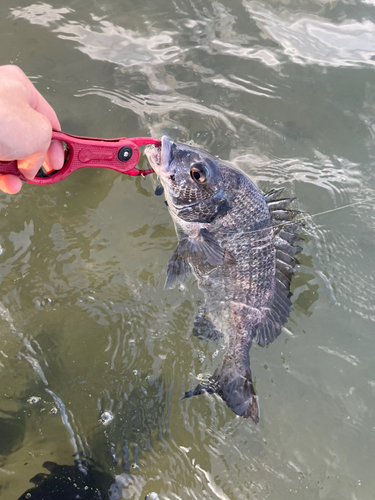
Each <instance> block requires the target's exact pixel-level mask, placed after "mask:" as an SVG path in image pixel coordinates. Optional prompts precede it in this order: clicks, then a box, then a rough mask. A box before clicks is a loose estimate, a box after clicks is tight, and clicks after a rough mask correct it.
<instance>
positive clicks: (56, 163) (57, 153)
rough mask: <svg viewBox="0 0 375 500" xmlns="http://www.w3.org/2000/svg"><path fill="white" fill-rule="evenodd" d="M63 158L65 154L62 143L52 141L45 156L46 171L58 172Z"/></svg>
mask: <svg viewBox="0 0 375 500" xmlns="http://www.w3.org/2000/svg"><path fill="white" fill-rule="evenodd" d="M64 156H65V154H64V148H63V145H62V142H60V141H57V140H56V139H53V140H52V142H51V145H50V147H49V149H48V151H47V155H46V160H45V168H46V170H47V171H50V170H60V168H61V167H62V166H63V165H64Z"/></svg>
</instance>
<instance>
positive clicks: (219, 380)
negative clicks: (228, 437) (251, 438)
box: [184, 358, 260, 424]
mask: <svg viewBox="0 0 375 500" xmlns="http://www.w3.org/2000/svg"><path fill="white" fill-rule="evenodd" d="M204 393H208V394H215V393H216V394H218V395H219V396H220V397H221V398H222V399H223V400H224V401H225V402H226V404H227V406H228V407H229V408H230V409H231V410H232V411H233V412H234V413H236V415H239V416H240V417H243V418H251V419H252V420H253V421H254V422H255V423H256V424H257V423H258V422H259V413H260V412H259V401H258V396H257V395H256V393H255V389H254V386H253V381H252V379H251V371H250V367H248V368H246V367H243V366H238V365H237V364H236V363H235V362H234V361H233V360H231V359H228V358H224V363H223V366H222V367H221V368H219V369H217V370H216V372H215V373H214V375H213V376H212V377H210V378H209V380H208V381H206V382H202V383H201V384H198V385H197V386H196V388H195V389H194V390H192V391H189V392H186V393H185V397H184V398H190V397H191V396H197V395H199V394H204Z"/></svg>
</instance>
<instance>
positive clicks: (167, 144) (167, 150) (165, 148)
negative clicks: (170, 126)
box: [146, 135, 174, 178]
mask: <svg viewBox="0 0 375 500" xmlns="http://www.w3.org/2000/svg"><path fill="white" fill-rule="evenodd" d="M160 142H161V145H160V146H159V147H153V146H151V147H149V148H147V149H146V156H147V158H148V161H149V162H150V165H151V167H152V169H153V170H154V172H155V173H156V175H157V176H158V177H159V178H163V177H164V178H167V177H169V176H170V175H171V174H172V173H174V172H171V170H172V169H171V168H170V163H171V149H172V144H173V142H172V141H171V140H170V139H169V137H167V136H166V135H163V137H162V138H161V141H160Z"/></svg>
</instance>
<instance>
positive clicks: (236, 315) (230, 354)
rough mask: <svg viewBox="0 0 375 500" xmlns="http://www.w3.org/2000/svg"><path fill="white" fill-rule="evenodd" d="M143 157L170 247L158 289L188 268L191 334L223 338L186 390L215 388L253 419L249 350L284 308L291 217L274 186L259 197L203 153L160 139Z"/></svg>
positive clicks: (271, 331)
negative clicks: (172, 231) (170, 235)
mask: <svg viewBox="0 0 375 500" xmlns="http://www.w3.org/2000/svg"><path fill="white" fill-rule="evenodd" d="M146 154H147V157H148V159H149V162H150V164H151V166H152V168H153V169H154V170H155V172H156V174H157V175H158V177H159V178H160V181H161V183H162V185H163V187H164V190H165V198H166V201H167V204H168V209H169V212H170V214H171V216H172V219H173V222H174V225H175V228H176V232H177V236H178V245H177V247H176V249H175V250H174V252H173V254H172V256H171V259H170V261H169V263H168V269H167V280H166V284H165V286H166V288H173V287H174V286H175V285H176V284H177V283H178V282H180V281H182V280H183V279H184V278H185V277H186V275H187V274H188V273H189V272H190V271H192V272H193V274H194V275H195V276H196V278H197V280H198V286H199V288H200V289H201V290H202V291H203V293H204V297H205V304H204V307H202V308H201V309H200V310H199V311H198V314H197V316H196V318H195V323H194V333H195V334H196V335H199V336H202V337H205V338H212V339H218V338H220V337H223V338H224V340H225V342H226V343H227V351H226V353H225V356H224V362H223V366H222V367H221V368H220V369H217V370H216V372H215V373H214V375H213V376H212V377H210V378H209V379H208V380H207V381H205V382H201V383H200V384H198V385H197V387H196V388H195V389H194V390H193V391H190V392H188V393H186V396H187V397H189V396H194V395H197V394H203V393H205V392H207V393H216V394H218V395H219V396H221V397H222V399H223V400H224V401H225V402H226V404H227V405H228V406H229V408H230V409H231V410H233V411H234V412H235V413H236V414H237V415H240V416H241V417H244V418H249V417H251V418H252V419H253V420H254V422H258V420H259V403H258V396H256V394H255V390H254V387H253V383H252V378H251V371H250V357H249V349H250V347H251V344H252V342H256V343H258V344H260V345H261V346H264V345H266V344H268V343H270V342H272V341H273V340H274V339H275V338H276V337H277V336H278V335H279V334H280V331H281V328H282V326H283V325H284V323H285V322H286V319H287V317H288V314H289V310H290V306H291V301H290V296H291V292H290V290H289V286H290V280H291V277H292V274H293V269H294V266H295V264H296V262H297V261H296V259H295V258H294V254H295V253H296V252H298V251H300V250H301V248H300V247H298V246H294V245H293V243H294V242H295V241H296V240H297V239H299V237H298V235H297V234H296V230H297V228H298V222H291V220H292V219H293V217H294V215H295V214H296V212H294V211H292V210H288V209H287V207H288V205H289V203H290V202H291V201H292V200H291V199H282V200H281V199H278V197H279V194H280V192H281V191H282V189H280V190H272V191H270V192H269V193H267V194H266V195H263V194H262V193H261V192H260V191H259V189H258V188H257V187H256V186H255V185H254V184H253V183H252V182H251V180H250V179H249V178H248V177H247V176H246V175H245V174H244V173H243V172H241V171H240V170H237V169H236V168H234V167H231V166H230V165H227V164H226V163H224V162H222V161H220V160H218V159H217V158H215V157H213V156H211V155H210V154H208V153H206V152H205V151H202V150H199V149H197V148H194V147H191V146H187V145H185V144H179V143H176V142H172V141H171V140H170V139H168V137H165V136H164V137H163V139H162V145H161V148H153V149H151V148H149V149H148V150H147V152H146Z"/></svg>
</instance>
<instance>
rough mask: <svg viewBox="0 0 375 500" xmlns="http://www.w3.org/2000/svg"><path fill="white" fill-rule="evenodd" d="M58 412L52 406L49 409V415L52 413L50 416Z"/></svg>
mask: <svg viewBox="0 0 375 500" xmlns="http://www.w3.org/2000/svg"><path fill="white" fill-rule="evenodd" d="M58 411H59V410H58V409H57V408H56V406H53V407H52V408H51V409H50V411H49V412H50V413H52V415H56V413H57V412H58Z"/></svg>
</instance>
